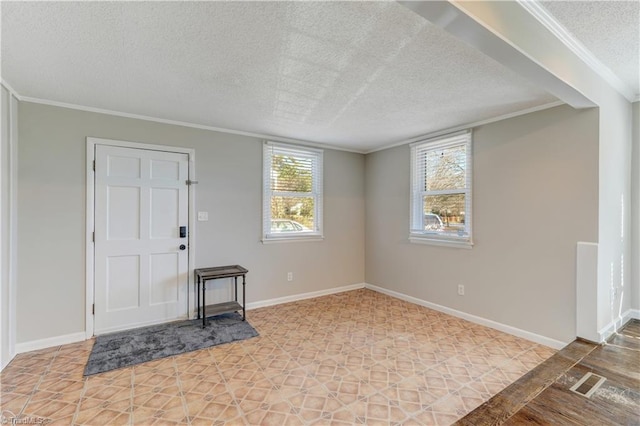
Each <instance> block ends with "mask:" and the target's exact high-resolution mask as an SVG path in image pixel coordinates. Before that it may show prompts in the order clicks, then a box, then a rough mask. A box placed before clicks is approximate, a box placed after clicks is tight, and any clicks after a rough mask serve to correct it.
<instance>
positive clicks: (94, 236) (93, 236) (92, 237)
mask: <svg viewBox="0 0 640 426" xmlns="http://www.w3.org/2000/svg"><path fill="white" fill-rule="evenodd" d="M91 241H93V242H94V243H95V242H96V233H95V231H94V232H92V233H91Z"/></svg>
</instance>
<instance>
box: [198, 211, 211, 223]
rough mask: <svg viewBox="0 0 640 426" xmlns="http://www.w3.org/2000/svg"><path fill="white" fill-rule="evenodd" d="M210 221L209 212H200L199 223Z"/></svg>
mask: <svg viewBox="0 0 640 426" xmlns="http://www.w3.org/2000/svg"><path fill="white" fill-rule="evenodd" d="M207 220H209V212H198V221H199V222H206V221H207Z"/></svg>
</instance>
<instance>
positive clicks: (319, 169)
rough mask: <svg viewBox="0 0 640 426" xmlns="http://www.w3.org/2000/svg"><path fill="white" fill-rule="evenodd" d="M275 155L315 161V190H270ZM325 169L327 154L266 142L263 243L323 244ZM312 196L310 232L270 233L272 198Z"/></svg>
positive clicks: (263, 185) (263, 163) (263, 190)
mask: <svg viewBox="0 0 640 426" xmlns="http://www.w3.org/2000/svg"><path fill="white" fill-rule="evenodd" d="M274 154H288V155H293V156H295V155H299V156H301V157H306V158H311V159H312V185H311V186H312V188H311V192H280V191H272V190H271V174H272V169H271V166H272V157H273V155H274ZM323 169H324V151H323V150H322V149H317V148H310V147H307V146H299V145H291V144H284V143H279V142H272V141H264V144H263V149H262V171H263V175H262V188H263V189H262V242H263V243H273V242H294V241H322V240H323V239H324V234H323V214H322V213H323V198H324V197H323V196H324V186H323ZM274 196H275V197H278V196H280V197H282V196H285V197H312V198H313V200H314V203H313V206H314V209H313V218H314V221H313V222H314V227H315V229H313V230H312V231H311V232H309V231H300V232H296V231H292V232H286V233H275V232H271V220H272V217H271V199H272V197H274Z"/></svg>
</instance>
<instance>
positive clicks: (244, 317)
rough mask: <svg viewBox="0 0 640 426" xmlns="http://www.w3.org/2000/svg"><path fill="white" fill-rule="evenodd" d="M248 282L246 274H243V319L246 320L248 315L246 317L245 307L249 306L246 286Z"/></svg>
mask: <svg viewBox="0 0 640 426" xmlns="http://www.w3.org/2000/svg"><path fill="white" fill-rule="evenodd" d="M246 284H247V282H246V280H245V276H244V275H243V276H242V321H244V320H245V319H246V318H247V317H246V312H245V307H246V306H247V299H246V291H245V286H246Z"/></svg>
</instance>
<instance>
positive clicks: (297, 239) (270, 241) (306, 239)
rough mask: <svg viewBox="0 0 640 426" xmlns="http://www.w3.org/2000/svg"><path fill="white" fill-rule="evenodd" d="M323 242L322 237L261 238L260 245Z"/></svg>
mask: <svg viewBox="0 0 640 426" xmlns="http://www.w3.org/2000/svg"><path fill="white" fill-rule="evenodd" d="M321 241H324V237H323V236H322V235H300V236H295V237H294V236H291V237H272V238H262V244H274V243H300V242H321Z"/></svg>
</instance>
